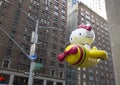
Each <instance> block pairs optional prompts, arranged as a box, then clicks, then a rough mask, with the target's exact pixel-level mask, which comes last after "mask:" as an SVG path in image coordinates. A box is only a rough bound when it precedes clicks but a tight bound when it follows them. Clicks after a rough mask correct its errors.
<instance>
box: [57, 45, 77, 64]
mask: <svg viewBox="0 0 120 85" xmlns="http://www.w3.org/2000/svg"><path fill="white" fill-rule="evenodd" d="M77 52H78V49H77V47H72V48H71V49H70V50H68V51H64V52H63V53H61V54H59V55H58V60H59V61H61V62H62V61H63V60H64V59H65V57H66V56H67V55H70V54H76V53H77Z"/></svg>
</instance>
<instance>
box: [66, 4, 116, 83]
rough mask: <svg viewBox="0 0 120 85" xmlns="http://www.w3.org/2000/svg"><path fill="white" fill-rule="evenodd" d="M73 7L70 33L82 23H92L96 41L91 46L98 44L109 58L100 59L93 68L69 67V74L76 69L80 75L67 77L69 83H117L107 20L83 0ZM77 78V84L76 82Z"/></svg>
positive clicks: (70, 13)
mask: <svg viewBox="0 0 120 85" xmlns="http://www.w3.org/2000/svg"><path fill="white" fill-rule="evenodd" d="M73 9H74V10H72V9H71V10H72V11H71V12H68V13H69V14H68V30H69V31H68V35H70V33H71V31H72V30H75V29H76V28H77V26H78V25H80V24H91V25H92V27H93V29H94V32H95V41H94V43H93V44H92V45H91V48H92V47H93V46H96V47H97V48H98V49H102V50H105V51H107V52H108V57H109V59H108V60H107V61H100V62H99V64H97V65H96V66H95V67H91V68H80V69H78V70H77V69H74V68H73V69H71V68H72V67H71V68H70V69H69V68H68V67H67V70H69V72H67V74H68V75H70V74H71V72H75V71H76V73H77V77H78V78H77V79H74V78H73V79H70V78H67V85H116V84H115V77H114V70H113V61H112V52H111V43H110V37H109V30H108V29H109V28H108V23H107V21H106V20H105V19H104V18H102V17H101V16H100V15H98V14H97V13H95V12H94V11H93V10H91V9H90V8H89V7H88V6H86V5H85V4H83V3H82V2H78V4H77V6H75V7H74V8H73ZM73 70H74V71H73ZM74 76H76V74H72V75H71V78H72V77H74ZM75 80H76V82H77V84H76V83H74V81H75Z"/></svg>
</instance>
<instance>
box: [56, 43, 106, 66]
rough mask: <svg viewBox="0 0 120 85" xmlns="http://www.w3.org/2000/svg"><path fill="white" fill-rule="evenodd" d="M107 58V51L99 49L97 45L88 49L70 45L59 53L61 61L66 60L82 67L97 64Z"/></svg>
mask: <svg viewBox="0 0 120 85" xmlns="http://www.w3.org/2000/svg"><path fill="white" fill-rule="evenodd" d="M107 59H108V56H107V53H106V52H105V51H103V50H98V49H97V48H96V47H93V48H92V49H88V48H85V47H84V46H82V45H74V44H71V45H68V46H67V47H66V48H65V51H64V52H63V53H61V54H59V55H58V60H59V61H61V62H62V61H64V60H66V61H67V62H68V63H69V64H70V65H74V66H77V67H80V68H84V67H91V66H95V65H96V64H98V63H99V61H100V60H107Z"/></svg>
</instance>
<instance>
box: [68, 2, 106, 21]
mask: <svg viewBox="0 0 120 85" xmlns="http://www.w3.org/2000/svg"><path fill="white" fill-rule="evenodd" d="M77 2H82V3H84V4H85V5H86V6H88V7H89V8H90V9H92V10H93V11H94V12H96V13H97V14H98V15H100V16H102V17H103V18H104V19H107V16H106V7H105V1H104V0H68V3H69V7H73V5H76V4H77Z"/></svg>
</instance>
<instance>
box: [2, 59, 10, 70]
mask: <svg viewBox="0 0 120 85" xmlns="http://www.w3.org/2000/svg"><path fill="white" fill-rule="evenodd" d="M9 64H10V61H9V60H4V61H3V68H9Z"/></svg>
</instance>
